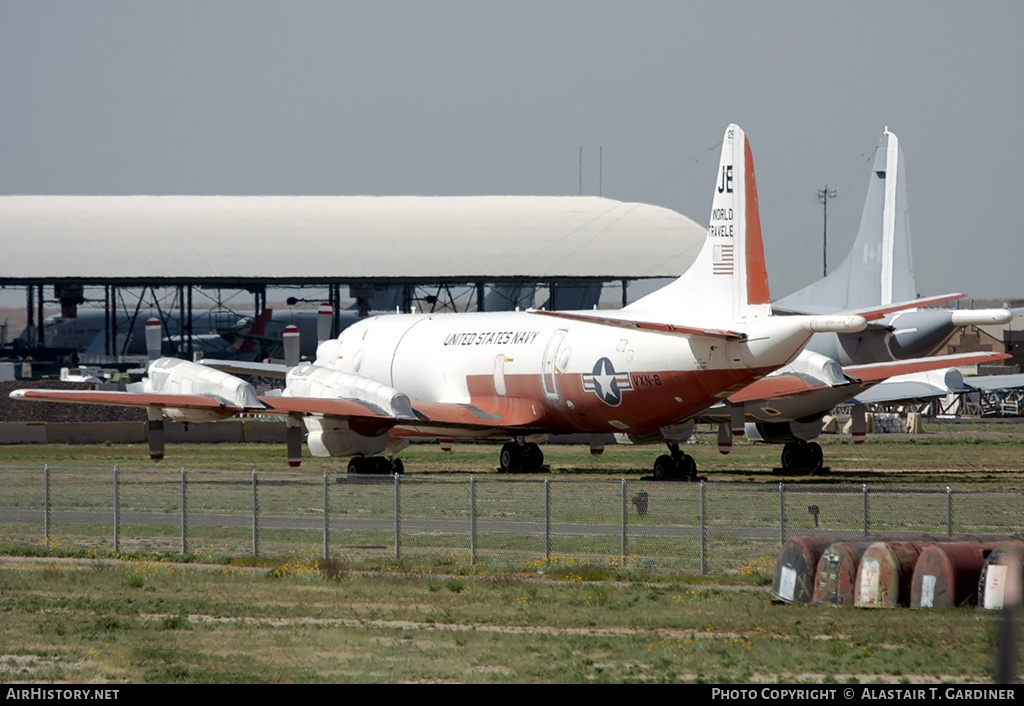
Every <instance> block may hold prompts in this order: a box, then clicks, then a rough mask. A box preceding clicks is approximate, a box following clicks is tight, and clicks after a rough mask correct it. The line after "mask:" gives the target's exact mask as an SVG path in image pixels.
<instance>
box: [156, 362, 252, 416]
mask: <svg viewBox="0 0 1024 706" xmlns="http://www.w3.org/2000/svg"><path fill="white" fill-rule="evenodd" d="M141 386H142V389H141V391H143V392H151V393H158V394H161V393H162V394H166V393H171V394H185V395H188V394H192V395H206V396H208V397H214V398H216V399H218V400H220V401H221V402H223V403H224V404H225V405H227V406H226V407H225V408H224V409H178V408H174V407H166V408H164V410H163V415H164V416H165V417H167V418H168V419H171V420H174V421H176V422H194V423H199V422H214V421H218V420H220V419H224V418H226V417H230V416H233V415H234V414H236V413H237V412H238V410H239V409H240V408H241V409H258V408H261V407H263V403H262V402H260V400H259V397H257V395H256V390H255V388H253V386H252V385H250V384H249V383H247V382H246V381H245V380H242V379H241V378H238V377H235V376H234V375H230V374H228V373H225V372H222V371H220V370H216V369H214V368H210V367H207V366H205V365H199V364H198V363H193V362H192V361H189V360H179V359H177V358H159V359H158V360H155V361H153V363H152V364H150V366H149V376H148V377H147V378H146V379H145V380H144V381H143V382H142V383H141Z"/></svg>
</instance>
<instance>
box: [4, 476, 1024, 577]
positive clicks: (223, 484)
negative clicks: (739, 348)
mask: <svg viewBox="0 0 1024 706" xmlns="http://www.w3.org/2000/svg"><path fill="white" fill-rule="evenodd" d="M0 473H2V478H3V484H2V488H3V491H2V496H0V539H3V540H4V541H5V542H6V543H7V544H8V545H30V544H38V543H47V544H49V545H50V546H58V547H63V548H67V549H75V550H84V551H88V550H96V551H104V552H110V551H113V552H121V553H156V554H176V553H181V554H193V555H197V556H199V557H209V558H223V557H229V556H239V555H265V556H280V557H283V556H286V555H287V554H289V553H290V552H314V553H315V554H316V555H322V556H337V555H343V556H345V555H348V556H358V557H367V556H379V557H399V558H401V557H406V558H417V557H419V558H430V559H435V560H436V559H444V558H446V557H450V558H452V559H454V560H458V561H470V562H473V563H478V562H479V563H486V564H489V565H494V566H498V567H504V566H522V565H524V564H526V563H529V562H532V561H536V560H543V559H551V558H554V557H560V558H565V559H570V558H571V559H572V560H574V561H581V562H582V561H586V562H588V563H591V564H594V563H601V564H603V563H605V562H607V563H609V564H611V565H622V564H623V563H625V564H626V565H627V566H628V567H631V568H637V569H641V570H644V571H652V572H654V571H659V572H702V573H718V572H727V571H734V570H738V569H741V568H742V567H744V566H745V565H749V564H751V563H753V562H756V561H758V560H760V559H763V558H764V557H774V555H775V554H776V553H777V552H778V549H779V547H780V546H781V545H782V544H783V543H784V542H785V541H786V539H787V538H788V537H791V536H797V535H815V534H817V535H821V536H831V537H841V536H845V537H868V538H871V537H875V536H877V537H882V536H884V537H886V538H894V537H901V536H902V537H908V538H922V537H927V536H931V537H954V536H956V537H961V538H962V537H989V536H994V537H1005V536H1009V535H1016V534H1019V533H1021V531H1022V527H1024V495H1022V493H1021V492H1020V491H1015V490H955V491H954V490H952V489H951V488H940V489H920V488H912V489H911V488H893V487H888V486H875V487H868V486H866V485H865V486H859V487H857V486H842V485H804V484H785V483H779V484H745V483H672V482H663V483H657V482H650V481H641V480H626V479H620V480H615V479H578V478H572V479H565V478H557V479H552V478H541V477H535V476H532V477H509V476H492V475H488V476H469V477H466V476H430V475H416V476H413V475H409V476H359V475H348V474H323V475H309V474H304V473H300V472H291V473H289V472H280V473H260V474H257V473H255V472H253V473H239V472H234V471H207V470H202V471H196V470H190V471H185V470H181V471H165V470H132V469H117V468H114V469H97V468H55V467H54V468H51V467H44V468H5V469H2V470H0Z"/></svg>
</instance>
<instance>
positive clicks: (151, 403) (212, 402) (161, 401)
mask: <svg viewBox="0 0 1024 706" xmlns="http://www.w3.org/2000/svg"><path fill="white" fill-rule="evenodd" d="M10 396H11V398H12V399H23V400H33V401H37V402H65V403H71V404H101V405H113V406H119V407H169V408H174V409H195V410H223V411H225V412H232V411H233V412H247V411H252V410H251V409H250V408H247V407H244V406H241V405H237V404H232V403H231V402H228V401H227V400H225V399H223V398H220V397H216V396H213V395H196V394H178V393H155V392H124V391H120V390H14V391H13V392H12V393H11V395H10ZM257 409H259V408H257Z"/></svg>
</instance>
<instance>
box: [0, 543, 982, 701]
mask: <svg viewBox="0 0 1024 706" xmlns="http://www.w3.org/2000/svg"><path fill="white" fill-rule="evenodd" d="M767 563H770V562H766V564H767ZM765 572H766V565H762V566H760V567H757V566H754V567H751V568H750V571H749V573H748V574H746V575H740V576H739V577H733V578H732V580H731V581H728V582H727V581H724V580H722V581H720V582H719V583H718V585H706V584H696V583H692V582H690V581H689V580H687V579H686V578H685V577H678V578H675V579H672V580H660V581H657V580H649V579H644V578H643V577H628V576H624V575H618V576H617V575H615V573H614V572H613V571H612V570H610V569H607V568H606V569H597V570H595V569H594V568H592V567H587V566H581V565H579V564H577V563H575V562H573V561H572V560H571V558H564V557H562V558H559V559H558V560H556V561H554V562H546V563H544V562H540V563H537V562H535V563H533V564H531V565H529V566H524V567H523V570H522V572H520V573H518V574H511V573H503V574H477V573H474V570H473V569H472V568H471V567H469V566H467V565H465V564H460V563H459V561H458V560H455V559H453V560H451V561H449V562H447V563H442V564H438V565H435V566H406V565H392V566H381V567H378V570H377V571H375V572H372V573H363V572H356V571H353V570H350V569H347V568H346V567H345V566H344V560H341V561H338V562H334V563H332V564H331V565H330V566H328V567H326V568H318V567H317V566H316V565H315V563H314V561H313V560H312V559H310V558H308V557H307V558H302V557H291V558H289V559H288V560H286V561H283V562H280V563H279V564H277V565H275V566H273V567H271V568H267V569H259V570H255V569H250V568H244V567H235V566H230V565H229V566H222V567H216V568H209V567H195V566H193V567H183V566H178V565H169V564H166V563H158V562H147V561H120V562H116V563H113V564H99V563H95V562H87V563H84V564H79V563H72V562H71V561H69V560H51V561H47V562H38V563H37V562H33V563H12V561H11V560H8V561H5V562H3V563H0V608H2V611H3V615H4V630H3V631H2V632H0V681H18V682H35V681H47V682H52V681H61V682H72V683H85V682H128V683H140V682H218V683H268V682H269V683H296V682H362V683H365V682H380V683H403V682H417V683H420V682H427V683H445V682H467V683H522V682H529V683H565V682H572V683H580V682H681V681H697V682H708V683H737V682H739V683H754V682H779V683H808V682H814V683H818V682H833V683H879V682H880V683H939V682H947V683H978V682H986V681H989V680H991V675H992V673H993V672H992V670H993V660H994V649H993V644H994V635H995V630H996V621H997V620H998V619H999V616H998V615H997V614H996V613H994V612H990V611H981V610H972V609H947V610H932V611H927V612H922V611H910V610H909V609H900V610H854V609H835V608H828V607H825V606H807V605H802V606H798V605H781V604H773V603H772V602H771V601H770V600H769V596H768V593H767V591H766V590H765V589H764V588H763V587H761V586H760V585H759V584H763V582H764V581H765V580H766V577H767V575H766V573H765ZM594 579H597V580H594ZM613 579H618V580H613ZM741 581H742V582H743V583H740V582H741Z"/></svg>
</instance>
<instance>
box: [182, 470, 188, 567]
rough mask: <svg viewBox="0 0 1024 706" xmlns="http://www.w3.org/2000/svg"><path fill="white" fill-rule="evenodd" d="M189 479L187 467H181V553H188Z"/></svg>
mask: <svg viewBox="0 0 1024 706" xmlns="http://www.w3.org/2000/svg"><path fill="white" fill-rule="evenodd" d="M187 482H188V481H187V480H186V478H185V469H184V468H182V469H181V555H182V556H184V555H186V554H188V495H187V494H186V492H185V488H186V484H187Z"/></svg>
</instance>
